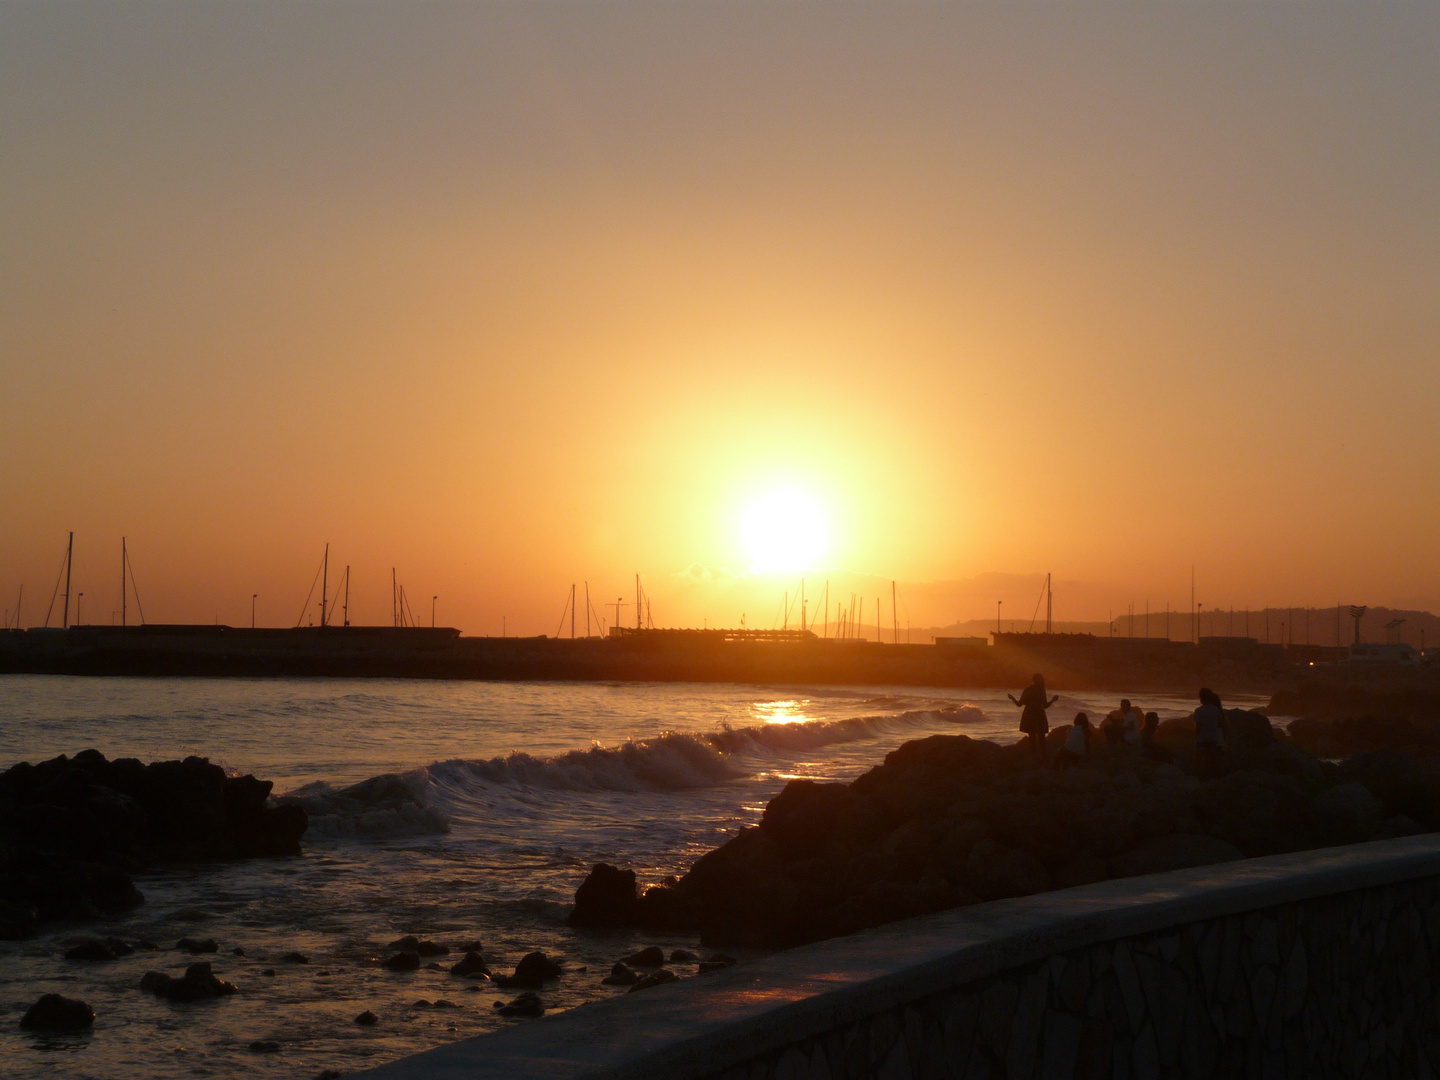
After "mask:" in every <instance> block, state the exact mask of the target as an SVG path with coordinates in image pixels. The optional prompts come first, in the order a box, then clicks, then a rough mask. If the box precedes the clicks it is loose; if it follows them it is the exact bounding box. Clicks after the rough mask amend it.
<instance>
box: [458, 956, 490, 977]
mask: <svg viewBox="0 0 1440 1080" xmlns="http://www.w3.org/2000/svg"><path fill="white" fill-rule="evenodd" d="M450 974H451V975H463V976H465V977H467V978H470V977H474V976H482V975H483V976H484V977H485V978H487V979H488V978H489V977H490V969H489V968H488V967H486V966H485V958H484V957H483V956H481V955H480V954H479V953H478V952H474V951H471V952H467V953H466V954H465V955H464V956H463V957H461V958H460V961H459V962H458V963H455V964H452V965H450Z"/></svg>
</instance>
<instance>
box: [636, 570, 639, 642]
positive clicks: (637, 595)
mask: <svg viewBox="0 0 1440 1080" xmlns="http://www.w3.org/2000/svg"><path fill="white" fill-rule="evenodd" d="M635 629H636V630H639V629H640V575H639V574H636V575H635Z"/></svg>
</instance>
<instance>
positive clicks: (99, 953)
mask: <svg viewBox="0 0 1440 1080" xmlns="http://www.w3.org/2000/svg"><path fill="white" fill-rule="evenodd" d="M122 944H123V942H122ZM130 951H131V952H134V951H135V950H133V949H131V950H130ZM119 958H120V954H119V953H117V952H116V951H115V950H114V949H112V948H111V947H110V944H109V943H108V942H106V941H102V940H101V939H100V938H97V937H87V938H82V939H81V940H80V941H78V942H76V943H75V944H74V945H72V946H71V947H70V948H69V949H66V950H65V959H66V960H100V961H105V960H118V959H119Z"/></svg>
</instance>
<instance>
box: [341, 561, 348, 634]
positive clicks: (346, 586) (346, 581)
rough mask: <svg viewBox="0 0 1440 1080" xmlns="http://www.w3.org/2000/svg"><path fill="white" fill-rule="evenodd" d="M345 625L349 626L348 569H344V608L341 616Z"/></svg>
mask: <svg viewBox="0 0 1440 1080" xmlns="http://www.w3.org/2000/svg"><path fill="white" fill-rule="evenodd" d="M342 618H343V619H344V620H345V625H346V626H349V625H350V567H349V566H346V567H345V608H344V612H343V615H342Z"/></svg>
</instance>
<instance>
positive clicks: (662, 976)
mask: <svg viewBox="0 0 1440 1080" xmlns="http://www.w3.org/2000/svg"><path fill="white" fill-rule="evenodd" d="M679 978H680V976H678V975H676V974H675V972H673V971H671V970H670V969H669V968H660V969H659V970H658V971H652V972H650V974H649V975H642V976H641V977H640V978H639V979H638V980H636V982H635V985H634V986H632V987H630V990H629V992H630V993H632V994H633V993H634V992H635V991H636V990H649V989H650V987H652V986H659V985H660V984H661V983H668V982H675V981H676V980H677V979H679Z"/></svg>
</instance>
